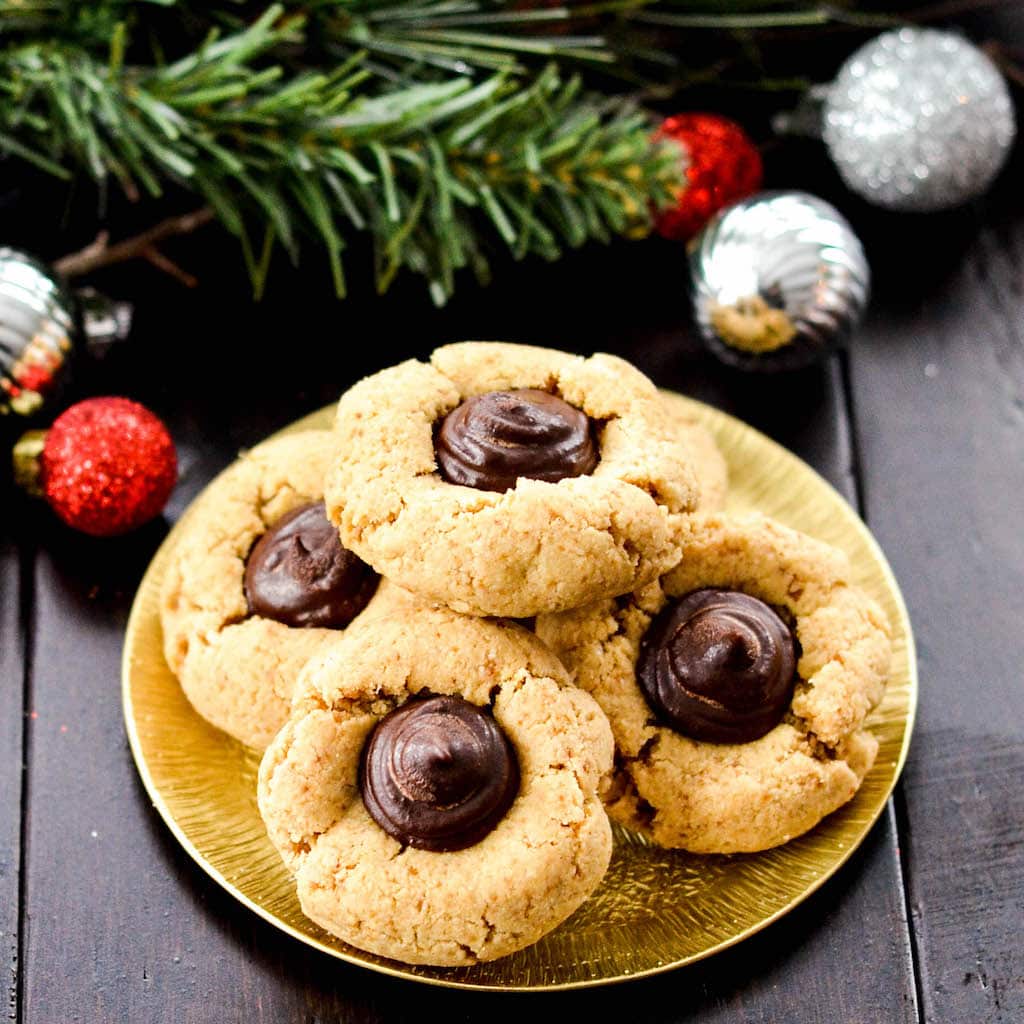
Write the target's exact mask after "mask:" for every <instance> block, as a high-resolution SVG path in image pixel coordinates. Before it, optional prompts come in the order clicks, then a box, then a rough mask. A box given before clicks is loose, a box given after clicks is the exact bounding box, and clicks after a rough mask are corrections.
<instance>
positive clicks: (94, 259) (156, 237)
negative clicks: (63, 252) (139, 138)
mask: <svg viewBox="0 0 1024 1024" xmlns="http://www.w3.org/2000/svg"><path fill="white" fill-rule="evenodd" d="M213 216H214V215H213V210H211V209H210V207H208V206H203V207H201V208H200V209H198V210H193V212H192V213H186V214H182V215H181V216H180V217H168V218H167V219H166V220H162V221H160V223H159V224H155V225H153V227H151V228H149V229H148V230H146V231H143V232H142V233H141V234H139V235H135V236H134V237H133V238H126V239H125V240H124V241H123V242H115V243H114V245H110V244H109V243H110V239H109V236H108V235H107V232H106V231H101V232H100V233H99V234H98V235H97V236H96V239H95V240H94V241H92V242H90V243H89V244H88V245H87V246H86V247H85V248H84V249H80V250H79V251H78V252H73V253H69V254H68V255H67V256H62V257H61V258H60V259H59V260H57V261H56V262H55V263H54V265H53V266H54V269H56V270H57V272H58V273H60V274H63V275H64V277H81V276H82V275H83V274H89V273H92V271H94V270H99V269H100V268H101V267H109V266H111V265H112V264H114V263H124V262H125V261H126V260H134V259H146V260H149V261H150V262H151V263H153V264H154V265H155V266H157V267H159V268H160V269H161V270H164V271H166V272H167V273H170V274H172V275H173V276H174V277H177V278H178V279H179V280H180V281H182V282H183V283H185V284H189V283H190V282H191V284H190V287H191V286H192V285H194V284H195V278H193V277H192V276H191V275H189V274H186V273H185V272H184V271H183V270H182V269H181V268H180V267H178V266H176V265H175V264H173V263H171V261H170V260H168V259H167V258H166V257H165V256H162V255H161V254H160V253H158V252H157V250H156V246H157V243H159V242H162V241H163V240H164V239H165V238H174V237H176V236H177V235H188V234H191V233H192V232H193V231H196V230H197V229H198V228H201V227H202V226H203V225H204V224H209V222H210V221H211V220H213ZM172 267H173V268H174V269H173V270H172V269H171V268H172Z"/></svg>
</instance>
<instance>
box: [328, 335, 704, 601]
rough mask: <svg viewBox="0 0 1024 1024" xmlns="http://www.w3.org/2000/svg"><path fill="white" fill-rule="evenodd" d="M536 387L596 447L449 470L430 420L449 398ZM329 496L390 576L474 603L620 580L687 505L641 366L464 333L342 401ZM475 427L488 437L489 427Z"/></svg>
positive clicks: (352, 542) (692, 486)
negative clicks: (485, 485) (484, 472)
mask: <svg viewBox="0 0 1024 1024" xmlns="http://www.w3.org/2000/svg"><path fill="white" fill-rule="evenodd" d="M525 389H539V390H541V391H544V392H547V393H549V394H551V395H555V396H557V397H559V398H561V399H562V400H564V401H565V402H566V403H568V404H569V405H570V406H572V407H573V408H574V409H576V410H579V411H581V412H582V413H584V414H585V415H586V417H588V418H589V420H590V423H591V425H592V431H593V436H594V438H595V440H596V446H597V454H598V457H599V458H598V462H597V464H596V467H595V468H593V470H592V471H589V470H586V469H585V467H586V466H588V465H589V463H588V462H586V461H585V460H584V461H581V462H579V463H578V464H577V466H576V469H574V470H573V471H574V472H575V471H576V470H578V469H579V468H580V466H583V467H584V470H583V471H581V472H580V474H579V475H575V476H567V477H566V478H564V479H559V480H557V481H551V480H541V479H530V478H528V477H525V476H524V477H521V478H520V479H518V481H517V483H516V484H515V486H514V487H513V488H512V489H509V490H504V491H501V490H485V489H479V488H477V487H470V486H464V485H461V484H456V483H451V482H449V481H448V480H446V479H444V478H443V477H442V475H441V473H440V472H438V458H437V451H436V449H435V435H436V434H437V432H438V430H439V427H440V425H441V424H442V422H443V421H444V420H445V418H446V417H447V416H448V414H449V413H452V411H453V410H455V409H456V408H457V407H460V404H461V403H464V402H465V401H466V400H467V399H470V398H472V397H474V396H479V395H483V394H487V393H490V392H495V391H507V390H512V391H517V392H521V391H522V390H525ZM335 429H336V435H337V442H338V450H339V455H338V457H337V459H336V460H335V463H334V467H333V469H332V470H331V472H330V473H329V474H328V478H327V484H326V499H327V506H328V510H329V513H330V515H331V518H332V520H333V521H335V522H336V523H337V524H338V526H339V530H340V534H341V538H342V541H343V543H344V544H345V546H346V547H348V548H350V549H351V550H353V551H355V552H356V553H357V554H358V555H359V556H360V557H361V558H363V559H364V560H365V561H367V562H368V563H369V564H371V565H373V566H374V568H376V569H377V570H378V571H379V572H380V573H381V574H382V575H384V576H387V577H388V578H390V579H393V580H395V581H396V582H397V583H399V584H400V585H401V586H404V587H407V588H408V589H410V590H412V591H415V592H416V593H418V594H421V595H422V596H424V597H425V598H428V599H431V600H435V601H439V602H441V603H443V604H446V605H448V606H449V607H451V608H454V609H455V610H457V611H461V612H466V613H469V614H473V615H509V616H514V617H527V616H530V615H533V614H536V613H537V612H539V611H544V610H558V609H564V608H570V607H573V606H575V605H578V604H580V603H581V602H584V601H588V600H593V599H594V597H595V596H596V595H600V596H607V595H612V594H620V593H625V592H627V591H629V590H632V589H634V588H635V587H637V586H640V585H642V584H644V583H646V582H649V581H650V580H652V579H654V578H655V577H656V576H657V575H658V574H659V573H660V572H663V571H665V570H666V569H667V568H668V566H669V565H671V564H672V563H673V562H674V561H675V558H676V549H675V546H674V543H673V541H672V537H671V530H670V519H671V517H672V516H673V515H674V514H676V513H680V512H686V511H689V510H690V509H692V508H693V507H694V506H695V503H696V500H697V484H696V481H695V479H694V476H693V471H692V468H691V465H690V458H689V455H688V453H687V451H686V450H685V448H684V446H682V445H680V444H679V443H678V437H677V436H675V435H674V433H673V427H672V424H671V423H670V422H669V421H668V420H667V419H666V417H665V415H664V411H663V408H662V405H661V402H660V399H659V397H658V394H657V391H656V390H655V388H654V386H653V385H652V384H651V382H650V381H649V380H647V378H646V377H644V376H643V375H642V374H641V373H640V372H639V371H637V370H636V369H634V368H633V367H632V366H630V365H629V364H628V363H626V362H624V361H623V360H621V359H617V358H615V357H613V356H607V355H596V356H593V357H591V358H589V359H584V358H582V357H578V356H572V355H568V354H566V353H564V352H557V351H554V350H552V349H541V348H534V347H530V346H525V345H509V344H503V343H497V342H466V343H462V344H457V345H448V346H446V347H444V348H440V349H438V350H437V351H435V352H434V354H433V356H432V357H431V361H430V362H429V363H421V362H417V361H415V360H410V361H408V362H405V363H402V364H400V365H398V366H394V367H391V368H390V369H388V370H384V371H382V372H380V373H378V374H375V375H374V376H372V377H368V378H366V379H365V380H363V381H361V382H360V383H358V384H357V385H356V386H355V387H353V388H352V389H351V390H350V391H348V392H347V393H346V394H345V395H344V396H343V397H342V399H341V402H340V403H339V406H338V417H337V423H336V428H335ZM485 440H486V439H485Z"/></svg>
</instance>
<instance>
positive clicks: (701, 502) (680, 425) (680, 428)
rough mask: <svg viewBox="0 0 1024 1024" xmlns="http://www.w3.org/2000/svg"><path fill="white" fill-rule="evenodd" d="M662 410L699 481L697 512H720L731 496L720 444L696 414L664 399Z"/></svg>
mask: <svg viewBox="0 0 1024 1024" xmlns="http://www.w3.org/2000/svg"><path fill="white" fill-rule="evenodd" d="M666 399H668V396H666ZM662 406H663V408H664V412H665V416H666V417H667V419H668V421H669V422H670V424H671V425H672V429H673V433H674V435H675V438H676V443H677V444H678V445H680V446H681V447H682V450H683V451H684V452H686V455H687V457H688V458H689V461H690V464H691V466H692V468H693V475H694V479H695V480H696V481H697V508H698V509H699V510H700V511H701V512H718V511H721V509H722V508H723V507H724V505H725V499H726V496H727V495H728V493H729V467H728V464H727V463H726V461H725V456H723V455H722V452H721V449H720V448H719V447H718V442H717V441H716V440H715V437H714V435H713V434H712V433H711V431H710V430H708V428H707V427H705V426H704V424H703V423H701V422H700V421H699V420H698V419H697V416H696V414H695V413H692V412H691V411H690V410H689V409H688V408H686V407H685V406H684V405H682V403H680V402H678V401H671V400H665V399H663V402H662Z"/></svg>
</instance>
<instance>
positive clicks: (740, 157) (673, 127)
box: [654, 114, 763, 242]
mask: <svg viewBox="0 0 1024 1024" xmlns="http://www.w3.org/2000/svg"><path fill="white" fill-rule="evenodd" d="M655 138H656V139H675V141H676V142H678V143H679V144H680V145H681V146H682V147H683V151H684V153H685V155H686V185H685V186H684V187H683V189H682V190H681V191H680V193H679V195H678V197H677V199H676V204H675V206H670V207H668V208H667V209H664V210H659V211H658V212H657V213H656V215H655V222H654V226H655V228H656V230H657V231H658V234H660V235H663V236H664V237H665V238H671V239H674V240H675V241H680V242H686V241H689V240H690V239H691V238H693V237H694V235H696V234H697V233H698V232H699V231H700V230H701V228H703V227H704V225H705V224H707V222H708V221H709V220H710V219H711V218H712V217H713V216H714V215H715V214H716V213H717V212H718V211H719V210H720V209H722V207H723V206H728V205H729V203H733V202H735V201H736V200H737V199H743V198H744V197H745V196H749V195H751V194H752V193H754V192H756V191H757V190H758V189H759V188H760V187H761V178H762V173H763V168H762V165H761V154H760V153H759V152H758V151H757V147H756V146H755V145H754V143H753V142H751V141H750V137H749V136H748V135H747V133H746V132H745V131H744V130H743V129H742V128H741V127H740V126H739V125H738V124H736V122H735V121H730V120H729V119H728V118H726V117H719V116H718V115H717V114H677V115H676V116H675V117H667V118H665V120H664V121H663V122H662V124H661V127H660V128H659V129H658V131H657V132H656V133H655Z"/></svg>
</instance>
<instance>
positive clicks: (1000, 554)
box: [854, 189, 1024, 1022]
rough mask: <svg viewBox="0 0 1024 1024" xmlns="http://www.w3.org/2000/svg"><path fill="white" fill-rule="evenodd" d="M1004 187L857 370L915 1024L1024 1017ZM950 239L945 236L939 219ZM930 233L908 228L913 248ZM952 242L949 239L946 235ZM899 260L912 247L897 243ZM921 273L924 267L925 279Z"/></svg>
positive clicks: (897, 306)
mask: <svg viewBox="0 0 1024 1024" xmlns="http://www.w3.org/2000/svg"><path fill="white" fill-rule="evenodd" d="M1016 191H1017V190H1016V189H1014V190H1010V189H1007V190H1005V191H1004V192H1003V193H1002V194H1001V195H997V196H996V197H995V199H994V202H993V206H992V207H991V208H990V210H989V212H988V215H987V216H986V217H985V219H984V220H983V221H979V220H975V219H973V218H970V219H969V218H968V215H966V214H965V215H962V217H961V218H960V219H958V220H957V221H955V222H954V224H953V226H954V227H955V228H956V229H957V230H958V233H959V235H960V237H961V239H962V240H963V245H962V249H961V255H960V259H959V260H958V261H957V264H956V266H955V267H954V268H953V269H952V270H949V269H948V268H946V267H942V268H934V267H932V268H929V261H928V260H927V258H924V257H922V258H921V259H920V260H919V267H918V274H919V275H923V273H924V272H925V271H927V270H928V269H932V270H936V269H937V273H938V274H939V276H940V278H941V282H940V285H939V286H936V287H933V288H931V289H930V290H928V291H924V292H921V291H918V290H917V289H914V288H911V289H908V290H907V292H906V293H905V294H904V295H902V296H899V297H894V298H893V299H892V300H891V301H890V302H889V303H888V304H887V306H886V307H885V314H884V315H882V314H881V313H879V314H878V315H876V316H875V317H874V318H873V319H872V321H871V324H870V327H869V329H868V331H867V332H866V333H865V336H864V337H863V339H862V341H861V344H860V346H859V348H858V351H857V358H856V360H855V361H854V382H855V386H856V391H855V394H856V399H857V408H858V410H859V418H860V421H861V424H862V433H861V440H862V448H863V455H864V466H865V485H866V498H867V508H868V513H869V521H870V523H871V525H872V527H873V529H874V530H875V533H876V535H877V536H878V538H879V540H880V541H881V543H882V545H883V547H885V548H886V550H887V551H889V553H890V559H891V561H892V563H893V568H894V569H895V571H896V575H897V577H898V578H899V579H900V580H901V583H902V585H903V588H904V594H905V596H906V598H907V601H908V604H909V606H910V612H911V616H912V618H913V620H914V622H915V625H916V632H917V637H918V645H919V655H920V668H921V684H922V690H921V692H922V700H921V707H920V713H919V714H920V717H919V726H918V729H917V738H916V740H915V744H914V746H913V747H912V749H911V755H910V761H909V764H908V769H907V773H906V776H905V786H904V792H905V795H906V820H907V826H908V827H907V831H906V835H905V836H904V842H905V844H906V856H907V861H908V864H909V871H908V883H909V894H910V902H911V906H912V909H913V921H914V926H915V931H916V935H917V944H918V950H919V957H920V969H921V989H922V996H923V1009H924V1013H925V1019H927V1020H929V1021H936V1022H947V1021H948V1022H961V1021H1006V1022H1010V1021H1019V1020H1021V1019H1024V941H1022V938H1021V936H1022V921H1024V795H1022V788H1021V785H1020V779H1021V778H1022V777H1024V775H1022V773H1024V703H1022V701H1021V670H1020V661H1021V646H1020V636H1021V623H1022V622H1024V540H1022V533H1021V525H1020V513H1021V496H1022V495H1024V332H1022V324H1024V294H1022V279H1024V227H1022V220H1021V214H1022V208H1021V206H1020V200H1019V198H1018V196H1017V195H1015V194H1014V193H1015V192H1016ZM946 226H947V227H949V222H947V225H946ZM941 227H942V225H936V224H934V223H929V224H927V225H925V224H919V225H917V229H918V231H917V235H916V236H915V237H914V238H913V241H914V243H915V247H916V249H917V251H918V252H920V253H926V252H927V251H929V249H930V248H934V249H936V250H938V251H942V249H941V247H942V243H943V238H942V237H941V236H940V235H939V234H938V233H937V232H939V231H940V230H941ZM947 239H948V232H947ZM907 244H908V246H909V244H910V242H909V241H908V243H907ZM922 263H923V266H922V265H921V264H922Z"/></svg>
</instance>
